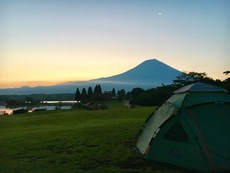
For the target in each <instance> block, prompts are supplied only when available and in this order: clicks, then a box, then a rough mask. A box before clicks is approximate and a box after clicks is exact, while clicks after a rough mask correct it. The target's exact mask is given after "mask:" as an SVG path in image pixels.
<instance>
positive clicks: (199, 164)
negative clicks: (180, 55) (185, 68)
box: [137, 83, 230, 172]
mask: <svg viewBox="0 0 230 173" xmlns="http://www.w3.org/2000/svg"><path fill="white" fill-rule="evenodd" d="M137 148H138V149H139V151H140V152H141V153H142V154H143V155H144V158H145V159H146V160H148V161H152V162H156V163H163V164H167V165H172V166H176V167H180V168H185V169H190V170H195V171H201V172H230V95H229V94H228V93H227V91H226V90H225V89H223V88H220V87H217V86H214V85H209V84H205V83H195V84H191V85H188V86H185V87H183V88H181V89H179V90H177V91H175V92H174V95H172V96H171V97H170V98H169V99H168V100H167V101H166V102H165V103H164V104H162V105H161V106H160V107H159V108H158V109H157V110H156V111H155V112H154V113H153V114H151V115H150V116H149V118H148V119H147V120H146V122H145V123H144V125H143V127H142V129H141V130H140V133H139V136H138V140H137Z"/></svg>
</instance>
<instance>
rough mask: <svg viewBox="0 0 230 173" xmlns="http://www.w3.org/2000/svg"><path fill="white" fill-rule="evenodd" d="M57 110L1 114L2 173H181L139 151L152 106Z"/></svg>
mask: <svg viewBox="0 0 230 173" xmlns="http://www.w3.org/2000/svg"><path fill="white" fill-rule="evenodd" d="M107 105H108V108H109V109H107V110H94V111H89V110H85V109H76V110H55V111H43V112H35V113H27V114H21V115H15V116H0V134H1V135H0V172H4V173H8V172H9V173H11V172H17V173H20V172H22V173H26V172H62V173H63V172H106V173H107V172H121V173H122V172H140V173H142V172H143V173H148V172H156V173H167V172H178V171H176V170H173V169H170V168H166V167H162V166H156V165H152V164H150V163H146V162H145V161H143V158H142V157H140V155H138V153H137V152H136V150H135V141H136V138H137V135H138V132H139V129H140V127H141V125H142V124H143V123H144V121H145V120H146V118H147V117H148V116H149V115H150V113H151V112H152V111H153V110H154V107H136V108H133V109H128V107H126V106H124V105H123V104H122V103H121V102H108V103H107Z"/></svg>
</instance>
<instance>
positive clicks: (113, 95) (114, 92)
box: [112, 88, 116, 97]
mask: <svg viewBox="0 0 230 173" xmlns="http://www.w3.org/2000/svg"><path fill="white" fill-rule="evenodd" d="M115 96H116V91H115V89H114V88H113V90H112V97H115Z"/></svg>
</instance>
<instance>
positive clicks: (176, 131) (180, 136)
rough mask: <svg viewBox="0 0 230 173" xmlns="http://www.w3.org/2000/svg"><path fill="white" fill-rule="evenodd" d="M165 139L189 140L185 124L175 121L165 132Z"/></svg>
mask: <svg viewBox="0 0 230 173" xmlns="http://www.w3.org/2000/svg"><path fill="white" fill-rule="evenodd" d="M165 139H167V140H171V141H177V142H187V141H188V140H189V138H188V136H187V134H186V132H185V130H184V128H183V126H182V125H181V124H180V123H175V124H174V125H173V126H172V127H171V128H170V129H169V130H168V131H167V132H166V134H165Z"/></svg>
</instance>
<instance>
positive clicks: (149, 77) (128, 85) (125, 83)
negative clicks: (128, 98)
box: [0, 59, 181, 95]
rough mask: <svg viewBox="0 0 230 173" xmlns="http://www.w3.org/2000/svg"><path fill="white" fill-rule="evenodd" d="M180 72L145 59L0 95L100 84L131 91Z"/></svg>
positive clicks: (64, 90)
mask: <svg viewBox="0 0 230 173" xmlns="http://www.w3.org/2000/svg"><path fill="white" fill-rule="evenodd" d="M180 74H181V72H180V71H179V70H177V69H175V68H173V67H170V66H169V65H167V64H165V63H163V62H161V61H159V60H157V59H150V60H146V61H144V62H142V63H140V64H139V65H137V66H136V67H134V68H132V69H130V70H128V71H126V72H124V73H121V74H117V75H114V76H110V77H102V78H98V79H92V80H88V81H83V82H69V83H65V84H58V85H53V86H37V87H27V86H26V87H25V86H24V87H20V88H6V89H0V94H1V95H8V94H10V95H12V94H23V95H28V94H59V93H75V91H76V88H79V89H82V88H86V89H87V88H88V87H90V86H91V87H92V88H93V87H94V86H95V85H96V84H100V85H101V87H102V90H103V91H111V90H112V89H113V88H115V90H120V89H125V91H131V90H132V89H133V88H137V87H140V88H143V89H149V88H154V87H157V86H161V85H162V84H164V85H168V84H171V83H172V81H173V80H174V79H175V78H176V77H177V76H178V75H180Z"/></svg>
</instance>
